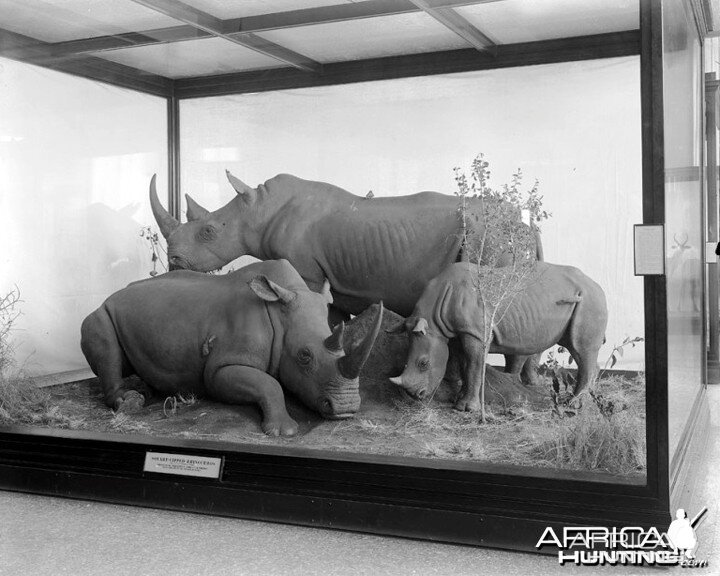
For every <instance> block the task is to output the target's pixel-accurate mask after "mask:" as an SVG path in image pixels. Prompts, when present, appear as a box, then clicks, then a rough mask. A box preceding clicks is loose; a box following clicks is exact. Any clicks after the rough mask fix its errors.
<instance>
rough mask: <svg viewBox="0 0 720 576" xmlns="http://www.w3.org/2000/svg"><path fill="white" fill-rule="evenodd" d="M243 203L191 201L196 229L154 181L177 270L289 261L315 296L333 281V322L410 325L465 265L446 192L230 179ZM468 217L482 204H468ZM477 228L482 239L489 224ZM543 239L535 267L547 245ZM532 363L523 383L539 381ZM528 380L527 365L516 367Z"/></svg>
mask: <svg viewBox="0 0 720 576" xmlns="http://www.w3.org/2000/svg"><path fill="white" fill-rule="evenodd" d="M227 177H228V180H229V181H230V184H231V185H232V186H233V188H234V189H235V191H236V192H237V195H236V196H235V197H234V198H233V199H232V200H231V201H230V202H228V203H227V204H226V205H225V206H223V207H222V208H220V209H218V210H216V211H214V212H209V211H208V210H206V209H205V208H203V207H201V206H200V205H199V204H198V203H197V202H195V201H194V200H193V199H192V198H191V197H190V196H189V195H186V199H187V218H188V222H187V223H185V224H180V222H178V221H177V220H176V219H175V218H174V217H173V216H171V215H170V214H169V213H168V212H167V211H166V210H165V209H164V208H163V206H162V204H161V203H160V201H159V199H158V196H157V191H156V188H155V177H154V176H153V178H152V181H151V182H150V203H151V206H152V210H153V214H154V215H155V219H156V220H157V223H158V226H159V227H160V231H161V232H162V234H163V236H164V237H165V238H166V239H167V242H168V260H169V264H170V268H171V269H176V268H187V269H190V270H198V271H201V272H207V271H210V270H214V269H216V268H219V267H221V266H223V265H225V264H227V263H228V262H231V261H232V260H234V259H235V258H237V257H239V256H242V255H250V256H254V257H255V258H259V259H260V260H270V259H274V258H285V259H287V260H288V261H289V262H290V263H291V264H292V265H293V266H294V267H295V269H296V270H297V271H298V272H299V273H300V276H302V277H303V279H304V280H305V282H306V283H307V285H308V286H309V287H310V288H311V289H312V290H319V289H320V287H321V286H322V283H323V280H324V279H325V278H328V279H329V280H330V285H331V286H332V293H333V298H334V303H333V307H331V312H333V319H335V320H337V319H338V318H340V317H343V316H344V317H345V318H347V315H349V314H360V313H361V312H362V311H363V310H365V309H366V308H367V307H368V306H370V305H371V304H374V303H377V302H379V301H381V300H382V301H383V302H384V304H385V306H386V307H387V308H388V309H389V310H392V311H393V312H396V313H397V314H400V315H401V316H408V315H409V314H410V313H411V312H412V310H413V307H414V306H415V303H416V302H417V300H418V298H420V295H421V294H422V291H423V289H424V288H425V286H426V284H427V283H428V282H429V281H430V280H431V279H432V278H434V277H435V276H437V275H438V274H439V273H440V272H441V271H442V270H443V269H444V268H445V267H446V266H448V265H449V264H451V263H452V262H456V261H458V260H460V253H461V249H462V242H461V240H462V234H461V221H460V218H459V217H458V207H459V201H458V198H457V197H455V196H449V195H446V194H440V193H438V192H420V193H418V194H413V195H410V196H395V197H386V198H381V197H376V198H372V199H370V198H366V197H361V196H356V195H354V194H351V193H350V192H347V191H346V190H343V189H342V188H338V187H337V186H333V185H332V184H326V183H323V182H313V181H309V180H303V179H301V178H297V177H295V176H291V175H289V174H279V175H278V176H275V177H274V178H271V179H270V180H268V181H267V182H265V184H260V185H259V186H258V187H257V188H251V187H250V186H248V185H247V184H245V183H243V182H242V181H240V180H239V179H238V178H236V177H235V176H233V175H232V174H230V172H227ZM467 202H468V206H469V210H470V211H471V212H472V211H473V210H475V209H476V208H477V205H478V204H477V203H478V202H479V201H478V200H477V199H472V198H470V199H468V200H467ZM469 220H470V221H472V222H473V226H474V230H475V232H476V233H477V234H480V233H481V232H482V228H483V223H482V222H481V221H479V222H477V223H475V219H474V218H470V219H469ZM536 239H537V243H536V245H537V259H538V260H542V245H541V242H540V236H539V234H536ZM530 364H531V363H528V365H527V368H528V369H527V370H526V371H525V374H524V376H525V377H526V379H527V380H529V381H531V382H532V381H534V380H535V378H536V375H535V373H534V370H533V369H532V368H531V366H530ZM507 365H508V366H511V367H512V368H513V369H514V370H516V371H520V369H521V368H522V366H523V364H522V362H518V361H517V359H514V358H508V359H507Z"/></svg>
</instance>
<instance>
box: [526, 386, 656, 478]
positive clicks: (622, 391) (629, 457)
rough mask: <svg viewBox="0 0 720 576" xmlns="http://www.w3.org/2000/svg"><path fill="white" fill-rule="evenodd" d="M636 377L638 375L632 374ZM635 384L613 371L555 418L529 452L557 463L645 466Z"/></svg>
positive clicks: (628, 470)
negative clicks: (569, 412)
mask: <svg viewBox="0 0 720 576" xmlns="http://www.w3.org/2000/svg"><path fill="white" fill-rule="evenodd" d="M636 380H639V379H636ZM640 389H641V387H640V386H632V385H629V384H628V382H627V380H626V379H624V378H622V377H618V376H612V377H610V378H607V379H604V380H602V381H601V382H600V383H599V386H598V387H597V388H596V390H595V391H590V392H589V393H588V394H585V395H583V396H584V397H583V399H582V407H581V408H580V409H579V410H578V411H577V414H576V415H575V416H573V417H572V418H564V419H561V420H559V421H558V422H557V424H558V425H557V426H556V427H555V428H554V429H553V433H552V434H551V435H550V437H548V438H546V439H545V440H544V441H543V442H541V443H539V444H538V445H537V447H536V448H535V450H534V452H535V455H536V456H537V457H538V459H541V460H546V461H547V462H548V463H549V464H551V465H555V466H558V467H561V468H572V469H582V470H604V471H607V472H612V473H615V474H623V475H624V474H633V473H638V472H642V471H644V470H645V458H646V439H645V416H644V402H643V401H642V398H641V397H640V395H639V390H640Z"/></svg>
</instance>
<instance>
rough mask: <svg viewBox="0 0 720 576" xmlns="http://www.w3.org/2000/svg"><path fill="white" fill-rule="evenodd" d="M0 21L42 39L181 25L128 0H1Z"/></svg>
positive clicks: (74, 37)
mask: <svg viewBox="0 0 720 576" xmlns="http://www.w3.org/2000/svg"><path fill="white" fill-rule="evenodd" d="M0 22H2V27H3V28H5V29H6V30H10V31H12V32H16V33H18V34H24V35H26V36H30V37H32V38H37V39H38V40H43V41H45V42H62V41H65V40H77V39H79V38H89V37H93V36H103V35H110V34H122V33H124V32H135V31H139V30H150V29H153V28H163V27H167V26H177V25H179V24H182V22H178V21H177V20H175V19H173V18H169V17H167V16H165V15H164V14H161V13H160V12H156V11H154V10H151V9H150V8H146V7H145V6H141V5H139V4H137V3H135V2H131V1H130V0H3V1H2V2H0Z"/></svg>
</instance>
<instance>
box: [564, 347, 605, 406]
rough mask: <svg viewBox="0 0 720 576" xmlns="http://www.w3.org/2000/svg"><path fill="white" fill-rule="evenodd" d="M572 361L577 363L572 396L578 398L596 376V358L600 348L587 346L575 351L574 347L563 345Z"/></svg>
mask: <svg viewBox="0 0 720 576" xmlns="http://www.w3.org/2000/svg"><path fill="white" fill-rule="evenodd" d="M564 346H565V347H566V348H567V350H568V352H570V355H571V356H572V357H573V360H575V362H576V363H577V381H576V382H575V389H574V390H573V394H574V395H575V396H578V395H579V394H580V393H581V392H582V391H583V390H585V389H586V388H587V387H588V386H589V385H591V384H592V383H593V382H594V381H595V378H597V375H598V366H597V357H598V352H599V351H600V346H599V345H598V346H587V347H586V348H584V349H582V350H577V349H576V348H575V347H574V346H572V345H568V344H565V345H564Z"/></svg>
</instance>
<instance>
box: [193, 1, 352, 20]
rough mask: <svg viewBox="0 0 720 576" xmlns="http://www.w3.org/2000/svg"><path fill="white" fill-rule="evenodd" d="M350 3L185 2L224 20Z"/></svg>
mask: <svg viewBox="0 0 720 576" xmlns="http://www.w3.org/2000/svg"><path fill="white" fill-rule="evenodd" d="M350 2H352V0H300V1H299V0H185V4H189V5H190V6H192V7H194V8H197V9H198V10H202V11H203V12H207V13H209V14H212V15H213V16H215V17H216V18H222V19H223V20H228V19H230V18H244V17H246V16H257V15H258V14H274V13H275V12H286V11H288V10H299V9H301V8H303V9H304V8H317V7H319V6H334V5H336V4H348V3H350Z"/></svg>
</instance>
